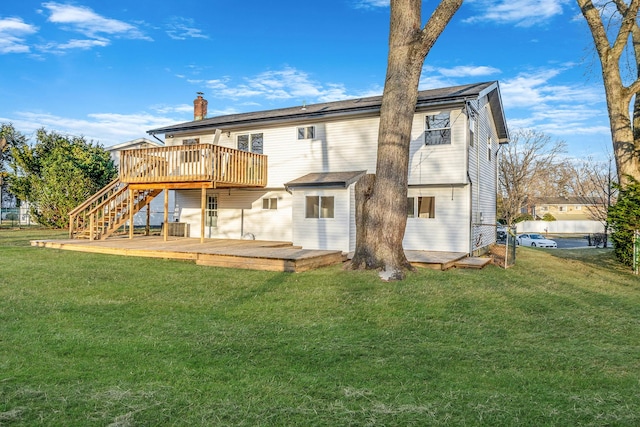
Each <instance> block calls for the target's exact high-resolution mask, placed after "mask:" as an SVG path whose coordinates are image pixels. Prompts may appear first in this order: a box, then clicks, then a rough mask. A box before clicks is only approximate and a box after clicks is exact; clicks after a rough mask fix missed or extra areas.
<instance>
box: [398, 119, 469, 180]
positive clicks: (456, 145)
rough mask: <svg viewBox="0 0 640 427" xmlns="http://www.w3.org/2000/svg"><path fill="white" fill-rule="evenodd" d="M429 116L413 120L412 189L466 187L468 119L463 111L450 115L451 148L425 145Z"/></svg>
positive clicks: (410, 168)
mask: <svg viewBox="0 0 640 427" xmlns="http://www.w3.org/2000/svg"><path fill="white" fill-rule="evenodd" d="M443 111H446V110H443ZM431 113H435V112H431ZM426 116H427V113H422V114H416V115H415V116H414V119H413V128H412V134H411V138H412V140H411V147H410V149H409V156H410V157H409V159H410V163H409V185H419V184H464V183H466V182H467V177H466V147H467V129H468V127H467V122H466V116H465V115H464V114H462V111H461V110H452V111H451V144H446V145H425V143H424V139H425V136H424V133H425V121H426Z"/></svg>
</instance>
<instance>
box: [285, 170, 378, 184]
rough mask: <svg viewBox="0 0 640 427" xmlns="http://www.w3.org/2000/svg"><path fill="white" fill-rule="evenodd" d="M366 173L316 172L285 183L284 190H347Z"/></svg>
mask: <svg viewBox="0 0 640 427" xmlns="http://www.w3.org/2000/svg"><path fill="white" fill-rule="evenodd" d="M366 172H367V171H350V172H316V173H308V174H306V175H304V176H301V177H300V178H296V179H294V180H293V181H289V182H287V183H286V184H285V185H284V186H285V188H296V187H340V188H347V187H348V186H350V185H351V184H353V183H354V182H356V181H357V180H358V179H360V177H361V176H362V175H364V174H365V173H366Z"/></svg>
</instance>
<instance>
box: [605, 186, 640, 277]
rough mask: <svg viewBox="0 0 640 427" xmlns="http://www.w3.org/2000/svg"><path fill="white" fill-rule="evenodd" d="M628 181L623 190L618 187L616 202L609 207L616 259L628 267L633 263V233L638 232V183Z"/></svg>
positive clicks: (639, 214)
mask: <svg viewBox="0 0 640 427" xmlns="http://www.w3.org/2000/svg"><path fill="white" fill-rule="evenodd" d="M629 179H630V180H631V181H630V182H629V184H628V185H627V186H626V187H625V188H622V187H618V189H619V192H620V193H619V195H618V201H617V202H616V204H615V205H613V206H611V207H609V221H610V224H611V229H612V230H613V232H612V234H611V240H613V247H614V253H615V255H616V258H618V260H619V261H620V262H622V263H623V264H625V265H629V266H630V265H631V264H632V263H633V232H634V230H640V182H638V181H636V180H635V179H633V178H629Z"/></svg>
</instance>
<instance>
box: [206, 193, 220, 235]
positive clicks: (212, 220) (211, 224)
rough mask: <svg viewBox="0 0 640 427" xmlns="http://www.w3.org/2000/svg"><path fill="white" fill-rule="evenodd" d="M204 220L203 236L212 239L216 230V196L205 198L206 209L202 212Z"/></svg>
mask: <svg viewBox="0 0 640 427" xmlns="http://www.w3.org/2000/svg"><path fill="white" fill-rule="evenodd" d="M204 218H205V224H204V227H205V236H206V237H208V238H212V237H215V236H217V234H218V233H217V228H218V196H217V195H210V196H207V207H206V209H205V212H204Z"/></svg>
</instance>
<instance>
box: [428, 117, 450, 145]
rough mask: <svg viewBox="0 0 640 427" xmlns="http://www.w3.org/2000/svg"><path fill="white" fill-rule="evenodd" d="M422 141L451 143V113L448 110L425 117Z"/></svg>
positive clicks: (442, 143) (440, 143)
mask: <svg viewBox="0 0 640 427" xmlns="http://www.w3.org/2000/svg"><path fill="white" fill-rule="evenodd" d="M424 143H425V144H426V145H445V144H451V115H450V114H449V112H446V113H438V114H433V115H428V116H427V117H426V120H425V129H424Z"/></svg>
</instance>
